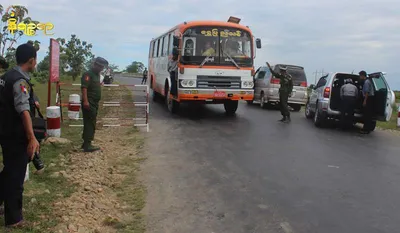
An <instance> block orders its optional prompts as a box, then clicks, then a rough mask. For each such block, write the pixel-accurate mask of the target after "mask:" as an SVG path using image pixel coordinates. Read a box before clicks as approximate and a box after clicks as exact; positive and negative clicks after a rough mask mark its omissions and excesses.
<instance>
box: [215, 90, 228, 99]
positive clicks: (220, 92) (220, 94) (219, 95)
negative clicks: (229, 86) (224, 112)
mask: <svg viewBox="0 0 400 233" xmlns="http://www.w3.org/2000/svg"><path fill="white" fill-rule="evenodd" d="M214 97H216V98H224V97H226V93H225V92H224V91H216V92H214Z"/></svg>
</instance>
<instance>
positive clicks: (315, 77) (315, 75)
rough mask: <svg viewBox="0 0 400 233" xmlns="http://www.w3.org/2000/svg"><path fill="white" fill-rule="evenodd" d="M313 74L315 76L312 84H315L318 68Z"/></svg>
mask: <svg viewBox="0 0 400 233" xmlns="http://www.w3.org/2000/svg"><path fill="white" fill-rule="evenodd" d="M313 74H315V77H314V84H315V85H317V74H318V70H316V71H315V72H314V73H313Z"/></svg>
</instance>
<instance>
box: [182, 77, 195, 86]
mask: <svg viewBox="0 0 400 233" xmlns="http://www.w3.org/2000/svg"><path fill="white" fill-rule="evenodd" d="M181 86H182V87H196V82H195V81H194V80H192V79H182V80H181Z"/></svg>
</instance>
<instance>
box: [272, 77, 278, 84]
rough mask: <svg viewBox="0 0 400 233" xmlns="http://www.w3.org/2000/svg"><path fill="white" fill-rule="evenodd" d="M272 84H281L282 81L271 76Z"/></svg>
mask: <svg viewBox="0 0 400 233" xmlns="http://www.w3.org/2000/svg"><path fill="white" fill-rule="evenodd" d="M270 82H271V83H272V84H279V83H280V82H281V80H280V79H278V78H271V81H270Z"/></svg>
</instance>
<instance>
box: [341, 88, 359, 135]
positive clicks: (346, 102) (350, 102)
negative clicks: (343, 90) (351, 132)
mask: <svg viewBox="0 0 400 233" xmlns="http://www.w3.org/2000/svg"><path fill="white" fill-rule="evenodd" d="M356 104H357V98H356V97H353V96H343V98H342V103H341V110H340V112H341V119H340V122H341V125H342V128H346V127H349V126H351V125H353V119H354V108H355V107H356Z"/></svg>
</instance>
